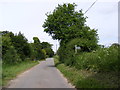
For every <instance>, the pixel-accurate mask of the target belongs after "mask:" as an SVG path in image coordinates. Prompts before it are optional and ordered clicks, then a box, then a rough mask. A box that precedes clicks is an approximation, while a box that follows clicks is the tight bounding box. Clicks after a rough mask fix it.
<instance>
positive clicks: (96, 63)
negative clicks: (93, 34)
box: [75, 47, 120, 71]
mask: <svg viewBox="0 0 120 90" xmlns="http://www.w3.org/2000/svg"><path fill="white" fill-rule="evenodd" d="M76 62H77V63H76V65H75V67H76V68H77V69H87V70H90V69H91V70H94V71H111V70H112V71H119V70H120V66H119V64H120V60H119V57H118V47H109V48H101V49H99V50H96V51H94V52H89V53H83V54H81V55H79V56H77V59H76Z"/></svg>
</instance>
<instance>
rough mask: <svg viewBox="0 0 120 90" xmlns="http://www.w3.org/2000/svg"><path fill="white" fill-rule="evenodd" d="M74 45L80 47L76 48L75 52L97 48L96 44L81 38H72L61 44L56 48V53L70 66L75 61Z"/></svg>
mask: <svg viewBox="0 0 120 90" xmlns="http://www.w3.org/2000/svg"><path fill="white" fill-rule="evenodd" d="M75 45H77V46H79V47H81V50H77V51H78V52H77V54H80V53H82V52H90V51H92V50H96V49H97V45H93V43H92V41H90V40H87V39H81V38H76V39H73V40H71V41H69V42H68V43H66V45H61V46H60V48H59V50H58V55H59V56H60V60H61V61H62V62H64V63H65V64H66V65H70V66H72V65H74V64H75V63H76V55H77V54H75ZM93 46H94V47H93Z"/></svg>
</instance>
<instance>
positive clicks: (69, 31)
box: [43, 3, 98, 47]
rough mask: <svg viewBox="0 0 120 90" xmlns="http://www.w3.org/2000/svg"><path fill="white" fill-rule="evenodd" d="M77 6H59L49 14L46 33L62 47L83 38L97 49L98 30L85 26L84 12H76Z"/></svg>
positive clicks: (45, 23)
mask: <svg viewBox="0 0 120 90" xmlns="http://www.w3.org/2000/svg"><path fill="white" fill-rule="evenodd" d="M76 6H77V5H76V4H75V3H73V4H70V3H68V4H63V5H58V7H56V8H55V9H54V11H53V12H52V13H47V14H46V15H47V19H46V20H45V22H44V24H43V27H44V28H45V29H44V31H45V32H46V33H48V34H49V35H51V36H52V38H53V39H57V40H59V41H60V44H61V45H62V44H63V45H65V44H66V43H67V42H69V41H70V40H72V39H75V38H82V39H86V40H87V41H89V40H90V41H92V43H94V45H95V47H96V45H97V43H98V35H97V30H95V29H90V27H88V26H87V25H86V24H85V22H86V17H84V14H83V13H82V10H79V11H75V7H76Z"/></svg>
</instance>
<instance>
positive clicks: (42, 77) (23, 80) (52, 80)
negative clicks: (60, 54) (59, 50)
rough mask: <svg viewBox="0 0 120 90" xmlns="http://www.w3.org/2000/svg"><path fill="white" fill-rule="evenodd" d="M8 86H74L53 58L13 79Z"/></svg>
mask: <svg viewBox="0 0 120 90" xmlns="http://www.w3.org/2000/svg"><path fill="white" fill-rule="evenodd" d="M8 88H73V86H72V85H71V84H70V83H68V82H67V80H66V79H65V78H64V77H63V76H62V74H61V73H60V72H59V71H58V70H57V68H56V67H55V66H54V60H53V58H48V59H46V61H41V62H40V64H38V65H36V66H34V67H33V68H31V69H30V70H27V71H25V72H24V73H22V74H20V75H19V76H17V78H16V79H14V80H11V81H10V84H9V86H8Z"/></svg>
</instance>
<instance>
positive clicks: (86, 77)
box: [54, 56, 120, 88]
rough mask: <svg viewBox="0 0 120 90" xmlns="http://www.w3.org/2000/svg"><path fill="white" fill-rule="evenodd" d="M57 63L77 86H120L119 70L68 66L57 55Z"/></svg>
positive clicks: (55, 58)
mask: <svg viewBox="0 0 120 90" xmlns="http://www.w3.org/2000/svg"><path fill="white" fill-rule="evenodd" d="M54 60H55V65H56V67H57V68H58V69H59V70H60V71H61V72H62V73H63V75H64V76H65V77H66V78H67V79H68V81H69V82H70V83H72V84H73V85H74V86H75V88H118V87H120V85H119V83H120V79H119V78H120V77H119V76H118V74H120V73H119V72H115V71H111V72H94V71H90V70H85V69H79V70H78V69H76V68H75V67H70V66H66V65H65V64H64V63H61V62H60V61H59V57H58V56H55V57H54Z"/></svg>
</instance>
